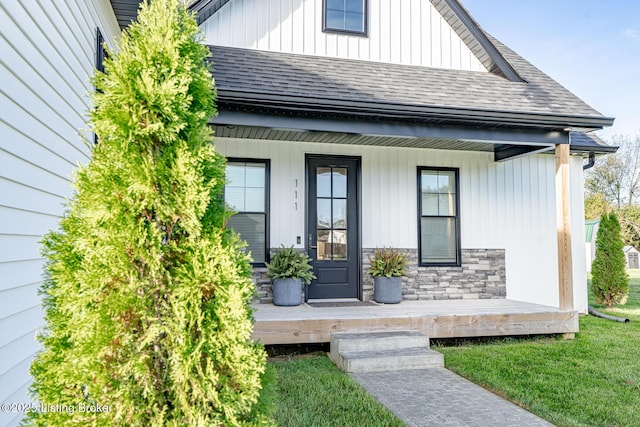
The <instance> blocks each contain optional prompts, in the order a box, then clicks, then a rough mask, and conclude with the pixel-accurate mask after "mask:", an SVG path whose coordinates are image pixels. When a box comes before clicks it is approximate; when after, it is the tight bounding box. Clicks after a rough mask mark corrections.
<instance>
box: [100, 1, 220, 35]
mask: <svg viewBox="0 0 640 427" xmlns="http://www.w3.org/2000/svg"><path fill="white" fill-rule="evenodd" d="M229 1H230V0H187V2H186V3H187V7H188V8H189V9H191V10H192V11H194V12H195V13H196V14H197V18H196V20H197V21H198V25H200V24H202V23H203V22H204V21H206V20H207V18H209V17H210V16H211V15H213V14H214V13H216V12H217V11H218V10H220V8H221V7H222V6H224V5H225V4H227V3H229ZM140 3H142V1H141V0H111V7H112V8H113V12H114V13H115V15H116V20H117V21H118V25H119V26H120V29H121V30H122V29H124V28H125V27H127V25H129V24H130V23H131V21H134V20H135V19H136V17H137V16H138V8H139V7H140Z"/></svg>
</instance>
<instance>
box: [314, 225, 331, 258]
mask: <svg viewBox="0 0 640 427" xmlns="http://www.w3.org/2000/svg"><path fill="white" fill-rule="evenodd" d="M317 252H318V260H319V261H320V260H328V259H331V231H330V230H318V250H317Z"/></svg>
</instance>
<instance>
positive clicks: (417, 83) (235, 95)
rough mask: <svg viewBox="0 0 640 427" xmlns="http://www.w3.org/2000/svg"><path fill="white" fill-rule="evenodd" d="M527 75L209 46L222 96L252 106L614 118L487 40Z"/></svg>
mask: <svg viewBox="0 0 640 427" xmlns="http://www.w3.org/2000/svg"><path fill="white" fill-rule="evenodd" d="M492 42H493V43H494V44H495V45H496V47H497V48H498V49H499V51H500V52H501V53H502V54H503V55H504V57H505V58H506V59H507V60H508V61H509V62H510V63H511V64H512V65H513V66H514V68H515V69H516V71H517V72H518V74H519V75H520V76H522V78H523V79H525V80H526V82H522V83H520V82H513V81H510V80H508V79H506V78H504V77H502V76H499V75H496V74H493V73H485V72H475V71H460V70H450V69H440V68H429V67H421V66H410V65H398V64H388V63H381V62H371V61H357V60H349V59H340V58H330V57H319V56H306V55H299V54H289V53H279V52H267V51H259V50H250V49H239V48H233V47H223V46H211V50H212V53H213V60H214V62H215V65H214V77H215V79H216V86H217V88H218V95H219V101H220V102H223V103H247V104H250V105H252V106H254V107H257V106H264V107H281V108H284V107H285V106H289V107H296V108H299V109H300V110H309V111H316V112H317V111H323V112H327V113H330V112H335V113H348V112H351V113H365V112H371V113H372V114H377V115H382V116H388V117H406V118H423V119H426V118H434V119H435V118H437V119H451V120H462V121H469V122H493V123H495V124H502V125H504V124H509V123H511V124H520V125H535V126H550V127H558V128H562V127H579V128H594V129H597V128H601V127H602V126H607V125H610V124H611V123H612V119H610V118H607V117H604V116H603V115H602V114H600V113H599V112H598V111H596V110H594V109H593V108H591V107H590V106H588V105H587V104H586V103H584V102H583V101H582V100H580V99H579V98H578V97H576V96H575V95H573V94H572V93H571V92H569V91H568V90H566V89H565V88H564V87H562V86H561V85H560V84H558V83H557V82H556V81H554V80H553V79H551V78H550V77H548V76H547V75H545V74H544V73H542V72H541V71H539V70H538V69H537V68H535V67H534V66H533V65H531V64H529V63H528V62H527V61H525V60H524V59H523V58H522V57H520V56H519V55H517V54H515V53H514V52H513V51H511V50H510V49H508V48H506V47H505V46H504V45H502V44H501V43H500V42H498V41H497V40H495V39H492Z"/></svg>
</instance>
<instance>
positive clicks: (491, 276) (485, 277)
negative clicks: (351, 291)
mask: <svg viewBox="0 0 640 427" xmlns="http://www.w3.org/2000/svg"><path fill="white" fill-rule="evenodd" d="M373 250H374V249H373V248H367V249H363V251H362V293H363V300H365V301H369V300H372V299H373V277H371V275H369V274H368V273H367V270H368V269H369V265H370V263H369V256H370V255H371V254H372V253H373ZM399 251H401V252H404V253H406V254H407V258H408V262H407V272H406V276H405V277H404V278H403V281H402V299H406V300H452V299H490V298H505V297H506V294H507V284H506V272H505V251H504V249H462V265H461V266H460V267H419V266H418V251H417V250H416V249H399ZM253 281H254V283H255V284H256V298H255V301H256V302H259V303H261V304H270V303H272V302H273V292H272V289H271V280H270V279H269V278H268V277H267V269H266V268H254V269H253Z"/></svg>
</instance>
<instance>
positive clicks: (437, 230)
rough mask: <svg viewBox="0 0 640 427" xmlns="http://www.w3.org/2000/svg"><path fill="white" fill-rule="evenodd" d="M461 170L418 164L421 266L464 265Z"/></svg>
mask: <svg viewBox="0 0 640 427" xmlns="http://www.w3.org/2000/svg"><path fill="white" fill-rule="evenodd" d="M459 196H460V191H459V170H458V169H454V168H430V167H419V168H418V233H419V236H418V247H419V249H418V250H419V257H420V258H419V261H420V265H421V266H445V265H447V266H450V265H455V266H459V265H460V260H461V250H460V197H459Z"/></svg>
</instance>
